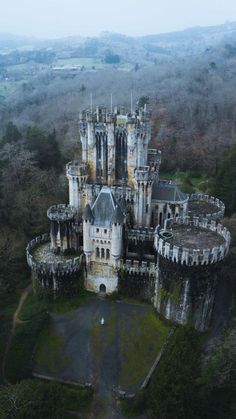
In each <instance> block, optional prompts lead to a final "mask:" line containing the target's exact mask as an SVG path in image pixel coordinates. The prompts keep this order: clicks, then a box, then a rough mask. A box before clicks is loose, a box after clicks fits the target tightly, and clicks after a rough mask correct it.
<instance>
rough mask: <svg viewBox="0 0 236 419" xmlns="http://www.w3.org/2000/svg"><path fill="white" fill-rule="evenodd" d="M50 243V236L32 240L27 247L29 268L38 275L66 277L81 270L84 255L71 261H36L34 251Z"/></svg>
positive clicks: (44, 235) (43, 235) (45, 235)
mask: <svg viewBox="0 0 236 419" xmlns="http://www.w3.org/2000/svg"><path fill="white" fill-rule="evenodd" d="M49 241H50V235H49V234H42V235H41V236H38V237H36V238H35V239H33V240H31V241H30V242H29V243H28V245H27V247H26V258H27V263H28V265H29V267H30V268H31V269H32V271H33V272H35V273H36V274H37V275H55V274H56V275H57V277H58V276H64V275H66V274H71V273H75V272H77V271H78V270H79V269H80V268H81V264H82V258H83V256H82V254H81V255H79V256H77V257H75V258H71V259H67V260H64V261H63V260H61V261H58V262H56V261H50V262H49V261H46V260H43V259H42V260H40V261H38V260H36V259H35V257H34V256H33V251H34V250H35V249H36V248H37V247H38V246H40V245H42V244H45V243H47V242H49Z"/></svg>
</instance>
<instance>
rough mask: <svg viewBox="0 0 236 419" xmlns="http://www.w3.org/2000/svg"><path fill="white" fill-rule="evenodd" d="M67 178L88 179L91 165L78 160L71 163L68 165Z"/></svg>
mask: <svg viewBox="0 0 236 419" xmlns="http://www.w3.org/2000/svg"><path fill="white" fill-rule="evenodd" d="M66 175H67V177H83V176H84V177H87V176H88V175H89V165H88V164H87V163H81V162H80V161H78V160H74V161H70V162H69V163H67V165H66Z"/></svg>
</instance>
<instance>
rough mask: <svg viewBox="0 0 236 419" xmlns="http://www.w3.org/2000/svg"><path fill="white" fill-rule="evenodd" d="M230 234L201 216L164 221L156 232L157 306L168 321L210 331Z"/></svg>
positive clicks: (155, 302) (155, 301)
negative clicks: (217, 286) (219, 264)
mask: <svg viewBox="0 0 236 419" xmlns="http://www.w3.org/2000/svg"><path fill="white" fill-rule="evenodd" d="M229 245H230V233H229V231H228V230H227V229H226V228H225V227H223V226H222V225H221V224H216V222H215V221H213V220H212V221H209V220H208V219H202V220H200V219H199V218H198V217H194V218H193V219H190V217H183V218H181V217H179V218H177V219H176V220H174V219H169V220H166V221H165V227H164V229H161V228H160V226H159V227H158V228H157V229H156V232H155V238H154V247H155V249H156V251H157V258H158V269H157V275H156V284H155V295H154V306H155V307H156V309H157V311H158V312H159V313H160V314H161V315H163V316H164V317H165V318H166V319H168V320H171V321H174V322H176V323H179V324H182V325H184V324H186V323H189V322H190V323H192V324H193V325H194V327H195V328H196V329H198V330H200V331H204V330H206V329H208V328H209V326H210V321H211V317H212V310H213V305H214V298H215V290H216V285H217V280H218V271H219V268H218V266H217V264H218V263H219V262H220V261H222V260H223V259H224V258H225V256H226V255H227V253H228V250H229Z"/></svg>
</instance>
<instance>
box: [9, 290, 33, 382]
mask: <svg viewBox="0 0 236 419" xmlns="http://www.w3.org/2000/svg"><path fill="white" fill-rule="evenodd" d="M31 290H32V284H30V285H28V287H27V288H25V289H24V290H23V292H22V294H21V296H20V299H19V303H18V306H17V308H16V311H15V313H14V314H13V317H12V327H11V331H10V333H9V338H8V341H7V344H6V349H5V354H4V357H3V361H2V379H3V382H4V383H6V384H11V383H10V382H9V381H8V380H7V378H6V376H5V366H6V359H7V354H8V351H9V348H10V346H11V342H12V338H13V336H14V334H15V329H16V325H17V324H22V323H24V321H22V320H20V319H19V314H20V311H21V309H22V306H23V304H24V302H25V300H26V298H27V296H28V295H29V293H30V292H31Z"/></svg>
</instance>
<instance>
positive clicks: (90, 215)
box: [83, 204, 93, 221]
mask: <svg viewBox="0 0 236 419" xmlns="http://www.w3.org/2000/svg"><path fill="white" fill-rule="evenodd" d="M83 220H91V221H92V220H93V213H92V210H91V207H90V205H89V204H87V205H86V207H85V208H84V212H83Z"/></svg>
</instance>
